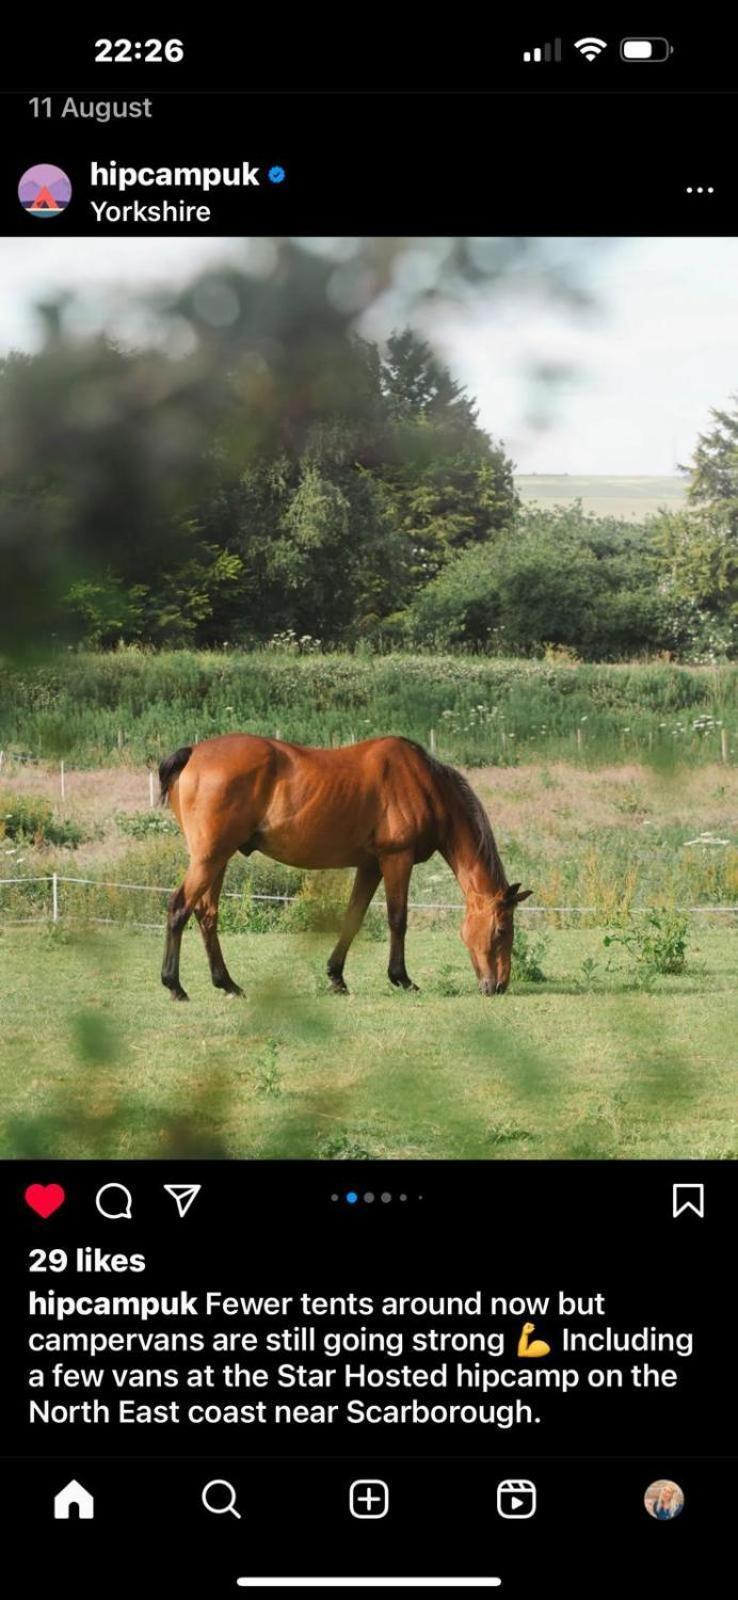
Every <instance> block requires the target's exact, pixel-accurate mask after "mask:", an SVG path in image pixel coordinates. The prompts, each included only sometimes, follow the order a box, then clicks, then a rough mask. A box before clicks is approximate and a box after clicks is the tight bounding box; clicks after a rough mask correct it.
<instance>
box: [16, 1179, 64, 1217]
mask: <svg viewBox="0 0 738 1600" xmlns="http://www.w3.org/2000/svg"><path fill="white" fill-rule="evenodd" d="M24 1199H25V1202H26V1205H27V1206H30V1207H31V1210H32V1211H36V1212H37V1213H38V1215H39V1216H40V1217H50V1216H51V1213H52V1211H58V1210H59V1207H60V1206H63V1204H64V1201H65V1199H66V1195H65V1193H64V1190H63V1189H62V1186H61V1184H60V1183H31V1184H29V1186H28V1188H27V1189H26V1192H25V1195H24Z"/></svg>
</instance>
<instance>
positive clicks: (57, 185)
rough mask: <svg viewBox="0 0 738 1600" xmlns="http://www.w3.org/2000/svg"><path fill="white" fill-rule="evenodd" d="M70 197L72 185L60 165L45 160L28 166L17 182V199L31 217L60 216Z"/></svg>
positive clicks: (46, 217) (45, 218)
mask: <svg viewBox="0 0 738 1600" xmlns="http://www.w3.org/2000/svg"><path fill="white" fill-rule="evenodd" d="M71 198H72V185H71V183H70V181H69V178H68V177H67V174H66V172H62V169H61V167H54V166H51V164H50V163H49V162H47V161H41V162H39V164H38V166H35V167H29V168H28V170H27V171H26V172H24V174H23V177H22V178H21V180H20V183H19V184H18V199H19V200H20V203H21V205H22V207H23V210H24V211H27V212H28V213H29V215H30V216H32V217H42V218H43V219H44V220H47V219H48V218H50V217H60V216H61V214H62V212H63V211H66V209H67V206H68V205H69V202H70V200H71Z"/></svg>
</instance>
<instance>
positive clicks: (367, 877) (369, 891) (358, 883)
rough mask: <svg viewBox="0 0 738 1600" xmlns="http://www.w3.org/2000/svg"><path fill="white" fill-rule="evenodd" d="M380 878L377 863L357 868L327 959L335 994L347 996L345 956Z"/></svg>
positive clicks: (372, 862) (369, 863)
mask: <svg viewBox="0 0 738 1600" xmlns="http://www.w3.org/2000/svg"><path fill="white" fill-rule="evenodd" d="M381 876H382V874H381V872H380V870H379V863H378V862H377V861H367V862H366V864H365V865H364V866H362V867H357V870H356V877H355V878H354V886H353V888H352V890H351V898H350V900H349V903H348V906H347V907H346V915H345V917H344V919H343V922H342V924H341V932H340V933H339V936H338V943H337V945H336V947H335V949H334V950H332V951H331V953H330V955H329V957H328V977H329V978H330V980H331V984H332V987H333V988H334V989H335V991H336V993H337V994H348V989H347V988H346V985H345V983H344V981H343V968H344V964H345V961H346V956H347V955H348V951H349V948H350V946H351V944H352V943H353V941H354V939H355V938H356V935H357V933H358V931H359V929H360V927H361V924H362V922H363V921H364V917H365V916H366V912H367V907H368V906H369V903H370V901H371V899H372V896H373V895H374V892H375V890H376V888H377V885H378V883H379V880H380V878H381Z"/></svg>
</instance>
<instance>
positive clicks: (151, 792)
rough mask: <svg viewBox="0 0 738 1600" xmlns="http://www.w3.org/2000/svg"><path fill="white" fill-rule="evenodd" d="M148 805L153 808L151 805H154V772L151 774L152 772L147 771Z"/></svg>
mask: <svg viewBox="0 0 738 1600" xmlns="http://www.w3.org/2000/svg"><path fill="white" fill-rule="evenodd" d="M149 805H150V806H151V807H152V808H153V805H154V774H153V772H149Z"/></svg>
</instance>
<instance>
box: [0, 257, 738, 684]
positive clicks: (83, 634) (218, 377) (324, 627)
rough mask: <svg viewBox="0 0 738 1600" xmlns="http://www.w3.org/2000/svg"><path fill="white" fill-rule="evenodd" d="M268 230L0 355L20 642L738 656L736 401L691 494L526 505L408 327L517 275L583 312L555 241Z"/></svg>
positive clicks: (510, 284)
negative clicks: (224, 257)
mask: <svg viewBox="0 0 738 1600" xmlns="http://www.w3.org/2000/svg"><path fill="white" fill-rule="evenodd" d="M253 243H254V244H260V245H261V250H260V251H257V252H256V254H254V253H253V251H252V254H251V256H249V254H248V251H247V249H246V244H245V246H244V262H245V265H244V268H243V270H239V269H237V268H235V267H234V266H228V267H223V268H221V269H213V270H210V271H208V272H207V273H205V274H203V275H202V276H200V277H198V278H197V279H196V280H195V281H194V282H192V283H191V284H189V285H188V286H187V287H186V288H185V289H184V290H182V291H179V292H177V293H172V294H171V295H169V296H168V297H167V296H165V295H162V294H159V295H158V296H156V297H154V296H152V295H151V293H149V294H144V293H143V292H139V293H137V292H135V291H130V293H129V295H128V303H127V319H126V318H124V326H123V328H122V330H121V328H120V326H119V325H118V324H117V323H116V320H115V317H114V316H112V314H111V315H110V316H108V318H107V319H106V318H105V316H103V317H102V318H101V319H99V320H98V326H97V329H96V331H94V332H92V331H90V326H91V323H92V322H93V320H94V319H93V318H92V317H91V315H89V314H88V315H87V321H85V318H84V316H83V317H80V315H79V309H80V308H79V307H75V305H74V303H73V302H72V303H69V304H68V303H65V302H64V301H63V300H61V299H60V300H58V301H57V302H54V301H49V303H47V305H46V306H45V307H44V308H43V315H44V327H45V337H44V341H43V344H42V347H41V349H40V350H39V351H38V353H37V354H35V355H33V356H29V355H25V354H19V353H16V354H11V355H9V356H8V357H7V358H6V359H5V360H4V361H3V362H2V363H0V441H1V443H0V483H1V487H0V555H2V560H3V571H4V576H5V580H6V585H7V587H8V596H7V601H8V603H7V604H6V611H5V626H4V632H3V648H4V650H5V651H6V652H10V653H12V654H16V655H18V654H24V653H27V652H29V651H33V650H38V649H48V648H49V647H50V646H51V645H52V644H53V643H54V642H55V641H56V642H57V643H58V642H62V641H67V642H73V643H74V642H76V643H79V642H84V643H86V644H87V645H92V646H95V647H109V646H111V645H114V644H117V643H121V642H122V643H131V642H135V643H142V644H147V645H155V646H157V647H161V646H177V647H180V646H183V645H193V646H205V647H213V646H215V647H222V646H230V647H233V646H237V647H244V646H248V645H252V644H254V643H256V642H260V641H261V642H263V641H266V640H272V641H277V642H280V641H281V642H283V643H291V644H294V645H295V646H296V647H298V648H301V649H311V648H313V649H315V648H319V649H329V648H333V647H334V646H336V645H338V644H342V645H348V646H350V647H352V648H353V647H355V646H356V644H357V643H358V642H360V641H366V642H367V643H368V644H369V646H370V647H371V648H372V649H378V650H382V649H386V648H388V646H397V645H410V646H414V647H421V648H431V649H439V648H446V649H448V648H452V649H466V650H469V649H471V650H481V651H485V652H492V653H507V654H518V653H519V654H523V655H530V654H540V653H541V652H542V651H543V650H544V649H545V647H546V646H547V645H548V646H559V647H564V648H567V649H569V650H572V651H575V652H577V654H579V655H580V656H583V657H585V658H587V659H590V658H599V659H602V658H604V659H622V658H624V657H628V656H632V655H634V654H638V653H654V652H657V651H667V652H670V653H673V654H676V655H678V656H680V657H689V658H690V659H697V658H699V659H705V660H714V659H719V658H723V657H725V656H728V657H730V656H731V655H733V654H734V653H735V651H736V648H738V646H737V640H738V556H737V550H738V546H737V544H736V540H737V539H738V533H737V532H736V530H737V529H738V510H737V509H736V508H737V506H738V493H737V491H736V488H735V484H736V481H738V480H737V479H736V473H735V470H734V456H735V449H736V446H735V438H736V433H737V432H738V420H737V417H736V413H735V411H731V410H727V411H723V412H720V413H717V412H716V413H715V414H714V416H713V426H712V428H711V431H710V432H708V433H706V434H705V435H703V436H702V438H701V439H700V440H699V441H698V442H697V447H696V453H695V461H694V473H693V479H692V483H691V487H690V499H689V505H688V508H687V510H686V511H682V512H678V513H668V512H664V513H662V514H659V515H658V516H656V517H653V518H651V519H647V520H646V522H644V523H643V524H641V525H640V526H636V525H634V524H628V523H622V522H620V521H619V520H618V519H616V518H595V517H591V516H588V515H585V514H584V513H583V511H582V510H581V507H579V506H578V505H574V506H573V507H569V508H557V509H554V510H552V511H551V510H548V511H543V510H535V509H533V510H523V509H522V508H521V506H520V505H519V503H518V499H517V495H516V492H515V488H514V482H513V462H512V461H511V460H510V458H509V455H508V454H507V452H506V450H505V447H504V445H503V444H501V443H500V442H498V441H497V440H496V439H495V438H493V437H491V436H490V434H488V433H487V432H486V431H485V430H484V429H483V428H481V427H480V425H479V421H478V415H477V408H476V405H475V401H474V399H473V397H472V396H469V395H468V394H466V393H465V392H464V390H463V389H462V388H461V387H460V385H459V383H458V381H457V378H456V377H455V376H454V374H453V373H451V372H450V371H449V370H448V368H447V367H446V366H445V365H444V363H443V362H442V361H441V360H440V359H439V357H438V356H437V355H436V354H435V352H434V350H433V349H432V347H431V345H430V344H429V343H427V342H426V341H425V339H423V338H422V337H421V336H420V335H419V334H418V333H417V332H415V331H413V329H412V322H413V319H414V318H416V317H417V315H418V313H419V312H426V313H427V310H428V307H429V305H434V306H436V307H444V306H445V307H447V306H448V304H449V303H450V302H452V301H456V302H458V301H461V302H462V303H463V304H464V305H465V306H467V307H468V311H469V316H470V317H473V316H474V314H475V311H476V309H477V307H478V304H479V302H480V301H483V302H484V304H485V305H486V306H489V304H491V303H493V302H494V299H495V296H498V295H502V294H513V295H514V296H515V297H516V304H517V305H518V308H519V310H520V311H521V313H522V314H524V304H525V300H526V296H529V295H530V294H531V293H533V294H534V296H535V297H538V298H543V299H546V300H550V299H551V298H554V299H559V300H561V299H563V300H564V301H566V302H567V304H568V305H569V306H570V307H571V308H573V309H576V308H578V307H580V306H581V305H582V304H583V303H584V302H585V300H586V296H585V294H584V292H583V289H582V285H581V283H580V282H579V281H578V280H577V272H576V268H575V265H574V264H573V261H570V262H569V263H567V265H566V268H565V269H564V267H562V265H561V262H558V263H557V262H556V259H555V253H554V255H553V256H551V248H552V247H553V246H554V245H555V243H556V241H544V240H539V241H537V240H501V239H497V240H495V239H490V240H471V239H436V240H434V239H427V240H422V241H408V240H402V239H389V240H356V241H342V246H343V251H342V254H341V253H339V256H336V253H335V249H334V250H333V252H331V249H330V248H329V247H328V243H327V244H326V250H325V251H324V253H322V254H321V253H320V251H319V249H316V248H315V247H313V248H310V247H308V246H307V245H306V244H304V243H303V244H299V243H295V242H288V241H281V242H278V243H277V242H272V241H254V242H253ZM595 248H596V246H595V243H594V241H581V242H580V245H579V250H578V266H579V273H580V276H581V270H582V267H584V268H585V269H586V264H587V260H588V257H589V255H590V254H591V253H592V252H593V251H594V249H595ZM576 255H577V252H575V251H572V258H574V257H576ZM88 292H89V291H88ZM381 308H383V310H382V316H383V317H384V319H385V323H386V320H387V318H393V319H396V320H395V321H394V327H395V331H394V332H389V330H388V336H387V337H382V338H381V340H376V339H373V338H369V337H367V336H366V329H367V327H372V328H373V327H374V326H375V325H376V322H377V317H376V316H375V319H374V321H372V316H373V315H374V313H377V316H378V315H379V310H380V309H381ZM82 310H83V312H87V313H89V310H90V308H89V307H87V306H85V307H83V308H82ZM380 320H381V318H380ZM391 326H392V323H391V322H390V324H389V327H390V328H391ZM360 330H361V331H360ZM490 360H491V361H494V349H490ZM556 378H557V375H556V374H555V373H554V374H550V373H547V372H546V371H545V370H543V369H542V370H541V371H539V373H538V385H539V389H545V387H546V385H547V384H548V385H549V386H550V385H551V384H555V382H556ZM614 426H616V419H614Z"/></svg>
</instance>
